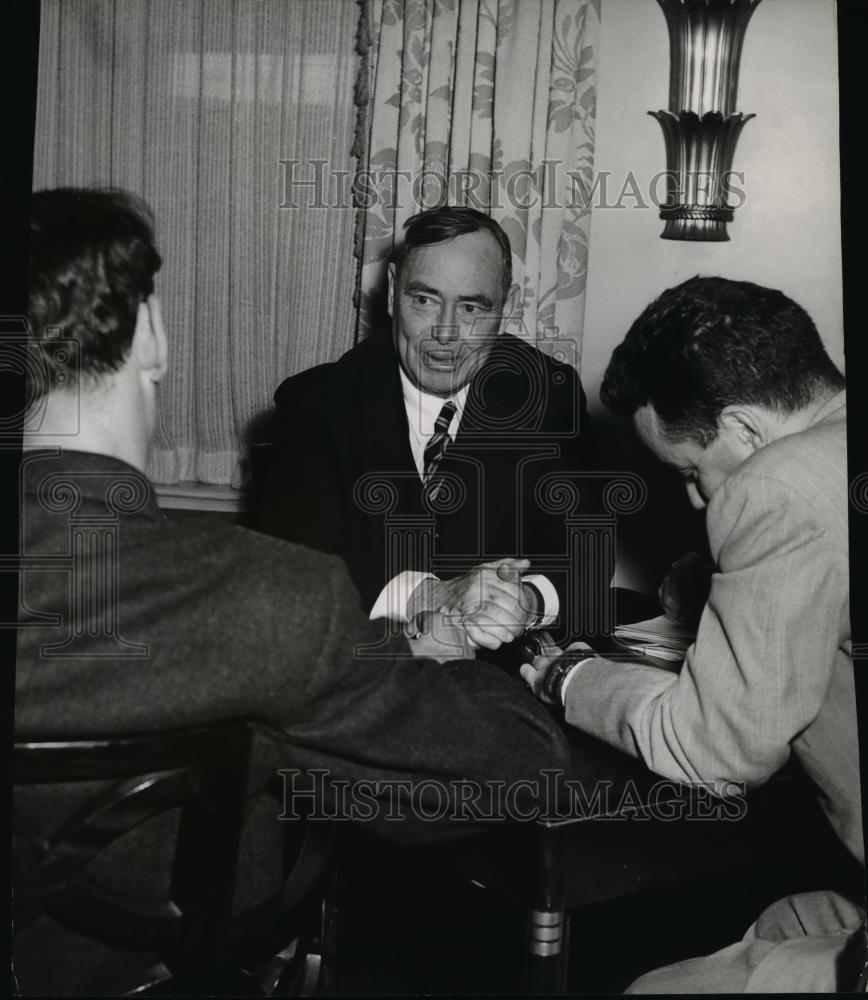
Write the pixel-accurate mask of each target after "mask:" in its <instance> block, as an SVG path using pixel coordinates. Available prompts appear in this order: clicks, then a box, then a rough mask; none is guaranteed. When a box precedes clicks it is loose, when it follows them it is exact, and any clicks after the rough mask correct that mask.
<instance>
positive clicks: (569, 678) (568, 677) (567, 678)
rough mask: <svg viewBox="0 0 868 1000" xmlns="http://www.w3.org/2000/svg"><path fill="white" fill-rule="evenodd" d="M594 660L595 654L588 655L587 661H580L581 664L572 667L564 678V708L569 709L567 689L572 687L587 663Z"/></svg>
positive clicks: (562, 690)
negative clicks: (573, 680)
mask: <svg viewBox="0 0 868 1000" xmlns="http://www.w3.org/2000/svg"><path fill="white" fill-rule="evenodd" d="M593 659H594V654H593V653H588V655H587V656H586V657H585V659H584V660H579V662H578V663H577V664H576V665H575V666H574V667H572V668H571V669H570V670H569V671H568V672H567V674H566V676H565V677H564V679H563V683H562V684H561V705H563V707H564V708H566V707H567V688H568V687H569V686H570V683H571V681H572V679H573V678H574V677H575V676H576V674H577V673H578V672H579V671H580V670H581V669H582V667H583V666H584V665H585V664H586V663H590V662H591V660H593Z"/></svg>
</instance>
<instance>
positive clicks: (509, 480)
mask: <svg viewBox="0 0 868 1000" xmlns="http://www.w3.org/2000/svg"><path fill="white" fill-rule="evenodd" d="M519 299H520V289H519V287H518V286H517V285H515V284H513V282H512V262H511V251H510V245H509V240H508V238H507V236H506V234H505V233H504V232H503V230H502V229H501V227H500V226H499V225H498V224H497V223H496V222H495V221H494V220H492V219H491V218H489V217H488V216H486V215H484V214H482V213H480V212H477V211H474V210H473V209H467V208H448V207H445V208H438V209H432V210H429V211H426V212H422V213H420V214H419V215H416V216H414V217H413V218H412V219H410V220H409V222H408V224H407V226H406V236H405V239H404V242H403V245H402V247H401V249H400V251H399V252H398V255H397V259H396V261H395V262H394V263H393V264H391V265H390V268H389V311H390V313H391V316H392V329H391V333H390V335H389V336H377V337H374V338H371V339H370V340H368V341H366V342H363V343H361V344H359V345H358V346H357V347H355V348H353V349H352V350H350V351H349V352H348V353H347V354H345V355H344V356H343V357H342V358H341V359H340V360H339V361H337V362H335V363H333V364H326V365H320V366H318V367H316V368H313V369H311V370H309V371H306V372H302V373H301V374H299V375H295V376H293V377H292V378H289V379H287V380H286V381H285V382H284V383H283V384H282V385H281V386H280V388H279V389H278V390H277V393H276V394H275V401H276V404H277V423H278V433H277V440H276V442H275V448H274V459H273V463H272V469H271V473H270V481H269V484H268V489H267V497H266V500H265V505H264V517H263V527H264V528H265V530H267V531H269V532H271V533H273V534H276V535H279V536H282V537H285V538H289V539H292V540H295V541H300V542H304V543H305V544H309V545H313V546H315V547H317V548H320V549H323V550H325V551H328V552H336V553H339V554H340V555H341V556H343V557H344V559H345V560H346V562H347V564H348V566H349V568H350V572H351V574H352V576H353V579H354V580H355V582H356V584H357V585H358V587H359V590H360V592H361V594H362V598H363V601H364V603H365V605H366V607H367V608H368V609H370V611H371V617H372V618H380V617H383V618H391V619H393V620H398V621H405V622H406V621H410V622H412V621H413V620H414V619H415V618H416V616H417V615H418V614H419V613H420V612H423V611H432V610H437V609H440V608H441V607H447V608H449V609H450V610H454V611H455V612H457V614H458V617H459V620H460V621H461V623H462V625H463V626H464V628H465V629H466V633H467V635H468V637H469V638H470V640H471V641H472V642H473V643H474V644H475V645H477V646H484V647H487V648H488V649H492V650H493V649H496V648H498V647H499V646H500V645H501V644H503V643H508V642H510V641H511V640H512V639H514V638H515V637H516V636H518V635H520V634H521V633H523V632H524V631H525V630H527V629H529V628H534V627H538V626H540V625H543V624H545V625H551V624H552V623H554V622H555V621H556V620H557V621H558V622H559V625H560V632H561V633H562V634H563V633H568V632H570V631H573V632H575V631H577V630H581V628H582V623H581V622H579V621H577V615H576V605H577V603H578V602H577V599H576V591H575V589H574V588H575V586H576V583H577V581H579V585H580V586H581V587H585V588H587V587H588V586H590V587H592V588H594V589H595V591H599V595H600V597H601V598H603V597H604V596H605V594H606V593H607V592H608V585H609V580H608V579H597V578H596V576H594V575H593V572H594V571H593V570H591V571H590V572H591V575H590V576H587V577H583V576H581V569H582V567H580V566H576V565H573V564H572V563H571V559H570V545H569V542H568V536H567V529H566V519H565V512H564V510H563V508H559V507H558V506H557V505H556V504H555V503H553V502H552V497H551V495H550V493H548V492H547V489H546V486H547V484H548V485H549V486H551V485H552V484H553V481H554V480H553V477H556V476H557V475H558V474H559V473H562V472H564V471H569V472H571V473H573V474H575V472H576V471H578V470H587V469H589V468H591V467H593V465H594V462H593V459H592V457H591V453H590V452H591V449H590V445H589V437H588V423H587V412H586V406H585V398H584V394H583V392H582V389H581V386H580V384H579V380H578V377H577V376H576V372H575V370H574V369H573V368H572V367H571V366H570V365H568V364H564V363H561V362H558V361H556V360H552V359H551V358H549V357H548V356H546V355H545V354H543V353H542V352H540V351H538V350H537V349H536V348H535V347H533V346H531V345H529V344H528V343H526V342H524V341H522V340H520V339H519V338H517V337H514V336H512V335H510V334H508V333H505V332H504V330H505V327H506V325H507V323H508V321H509V319H510V318H511V316H512V315H513V313H514V311H515V309H516V306H517V305H518V302H519ZM591 496H592V491H591V490H587V491H584V496H583V501H582V503H583V506H582V508H581V510H582V512H583V513H584V512H593V510H594V505H593V503H592V501H591Z"/></svg>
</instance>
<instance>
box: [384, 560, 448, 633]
mask: <svg viewBox="0 0 868 1000" xmlns="http://www.w3.org/2000/svg"><path fill="white" fill-rule="evenodd" d="M436 579H437V577H436V576H434V574H433V573H423V572H421V571H420V570H416V569H405V570H404V572H403V573H399V574H398V575H397V576H393V577H392V579H391V580H389V582H388V583H387V584H386V586H385V587H383V589H382V590H381V591H380V594H379V596H378V597H377V599H376V601H374V606H373V607H372V608H371V613H370V615H369V616H368V617H369V618H370V620H371V621H376V620H377V619H378V618H388V619H389V620H390V621H393V622H406V621H407V604H408V602H409V600H410V598H411V597H412V596H413V591H414V590H415V589H416V588H417V587H418V586H419V584H420V583H422V581H423V580H436Z"/></svg>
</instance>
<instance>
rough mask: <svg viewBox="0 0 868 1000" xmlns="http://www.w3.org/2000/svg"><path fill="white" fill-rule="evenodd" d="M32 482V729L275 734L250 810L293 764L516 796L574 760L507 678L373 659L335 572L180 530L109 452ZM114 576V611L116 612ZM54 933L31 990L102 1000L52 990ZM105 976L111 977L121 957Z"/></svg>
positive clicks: (408, 831) (381, 823)
mask: <svg viewBox="0 0 868 1000" xmlns="http://www.w3.org/2000/svg"><path fill="white" fill-rule="evenodd" d="M22 486H23V498H24V500H23V505H22V510H21V524H22V532H23V535H22V553H21V556H22V564H21V569H22V573H21V605H22V606H21V611H20V626H21V627H20V631H19V642H18V662H17V671H16V704H15V721H16V731H17V733H19V734H21V735H25V734H26V735H34V734H39V735H42V736H51V735H56V736H57V737H63V736H67V737H71V736H76V735H78V736H86V735H99V734H106V735H109V734H121V733H126V732H134V731H140V732H141V731H150V730H155V729H164V728H172V727H181V726H186V725H192V724H195V723H199V722H206V721H212V720H216V719H220V718H227V717H236V716H252V717H254V718H260V719H262V720H263V721H265V722H268V723H270V724H272V725H273V726H276V727H278V728H279V729H280V730H281V731H282V733H283V734H285V740H284V741H283V742H282V743H279V744H277V745H274V744H269V745H267V746H266V745H260V746H259V747H258V748H256V749H257V753H258V757H257V759H256V761H255V767H254V773H253V774H251V780H250V792H251V794H254V793H256V792H258V791H259V790H260V789H261V788H263V787H264V786H265V784H266V782H267V781H268V780H269V778H272V779H273V778H274V777H275V773H276V769H277V768H279V767H286V768H314V767H315V768H324V769H327V770H328V771H329V772H330V774H331V775H332V776H333V777H334V778H337V779H349V780H354V779H358V780H367V781H374V782H377V781H388V780H399V781H407V780H410V781H413V780H418V779H419V778H420V777H426V778H432V777H434V778H440V779H444V780H448V779H457V778H470V779H474V780H478V781H485V780H487V779H503V780H505V781H507V782H510V781H513V780H517V779H520V778H526V777H529V776H533V775H537V776H538V774H539V770H540V769H541V768H544V767H558V766H559V765H562V764H563V763H564V761H565V759H566V744H565V741H564V737H563V735H562V734H561V733H560V731H559V729H558V728H557V726H556V725H555V724H554V722H553V720H552V718H551V716H550V715H549V713H548V712H547V711H546V710H545V708H543V707H542V706H541V705H539V704H538V703H537V702H536V701H535V699H534V698H533V697H532V696H531V695H530V693H529V692H528V691H527V690H526V689H524V687H523V685H521V684H519V683H516V682H515V681H514V680H513V679H512V678H510V677H507V676H505V675H504V674H503V673H502V672H501V671H499V670H497V668H495V667H493V666H491V665H490V664H484V663H470V664H468V663H463V662H460V661H459V662H455V663H450V664H446V665H442V666H441V665H439V664H437V663H434V662H432V661H425V660H415V659H413V658H412V657H411V656H410V655H409V652H408V650H407V647H406V644H405V642H404V641H403V640H402V639H397V640H395V642H394V643H393V644H392V646H391V647H390V648H389V649H387V650H386V649H384V650H381V651H380V652H379V655H377V656H375V657H369V658H357V657H356V656H355V651H356V646H357V644H364V643H365V642H366V641H368V642H370V641H371V640H375V639H378V638H379V636H380V630H379V629H378V628H377V627H376V626H375V625H374V624H373V623H370V622H368V621H367V618H366V616H365V615H364V614H363V612H362V610H361V608H360V606H359V600H358V595H357V593H356V591H355V589H354V588H353V585H352V583H351V581H350V579H349V576H348V574H347V571H346V568H345V567H344V565H343V563H342V562H341V560H340V559H338V558H337V557H335V556H329V555H324V554H322V553H319V552H315V551H312V550H311V549H307V548H304V547H302V546H299V545H290V544H287V543H284V542H277V541H275V540H273V539H269V538H266V537H264V536H263V535H261V534H257V533H254V532H251V531H246V530H244V529H242V528H237V527H234V526H230V525H223V524H214V523H210V522H205V523H194V524H188V523H184V524H179V523H178V522H171V521H168V520H166V518H165V517H164V516H163V515H162V514H161V512H160V510H159V508H158V506H157V503H156V498H155V495H154V492H153V489H152V487H151V484H150V483H149V482H148V480H147V479H146V478H145V477H144V476H143V475H141V473H139V472H137V471H136V470H135V469H133V468H131V467H130V466H128V465H126V464H124V463H123V462H118V461H116V460H114V459H111V458H106V457H103V456H99V455H91V454H86V453H83V452H72V451H67V452H65V453H64V454H62V455H60V456H57V455H54V454H51V453H49V452H34V453H30V454H28V455H25V459H24V466H23V483H22ZM82 546H83V548H82ZM94 546H95V547H94ZM101 548H102V549H103V550H104V554H105V555H106V557H105V558H103V555H101ZM76 551H77V552H78V555H75V552H76ZM107 572H108V576H107V575H106V573H107ZM115 573H116V574H117V575H116V577H114V583H115V585H116V596H115V599H114V600H106V597H107V595H109V594H110V593H111V591H110V590H105V589H104V584H105V583H106V582H109V583H110V582H111V580H112V574H115ZM94 588H96V590H94ZM75 594H84V595H85V600H83V601H82V602H81V603H79V602H78V601H77V600H76V599H75V598H74V597H73V595H75ZM87 595H90V596H91V597H92V598H95V599H94V600H90V601H89V600H87V599H86V598H87ZM76 608H80V609H82V613H81V614H79V613H77V612H76ZM52 616H54V617H52ZM59 654H60V655H59ZM443 787H444V789H446V791H447V792H448V793H453V792H454V789H452V788H451V786H449V785H444V786H443ZM37 791H39V790H37ZM435 798H437V801H438V802H439V801H440V800H439V798H438V797H437V796H435ZM388 802H389V795H388V793H387V794H386V797H385V800H384V803H388ZM74 805H75V801H74V799H70V797H69V795H66V794H61V793H60V792H59V791H58V790H56V789H52V790H46V791H45V793H44V794H41V795H36V796H35V797H34V796H29V797H27V798H16V817H17V818H20V819H25V818H26V819H28V820H32V821H33V822H34V823H36V824H37V825H39V824H40V823H42V825H46V826H48V827H50V826H52V825H53V824H56V823H57V822H59V820H60V819H61V818H62V815H63V811H64V808H69V809H71V808H72V807H73V806H74ZM385 812H386V810H385V809H383V810H381V811H380V812H379V813H377V814H376V815H375V817H374V818H373V819H372V821H371V823H370V827H371V828H372V829H373V830H376V831H377V832H379V833H380V834H381V835H383V836H387V837H389V838H392V839H396V840H403V839H407V840H411V841H419V840H421V839H429V840H436V839H443V838H444V837H445V836H454V835H456V832H457V834H458V835H460V834H461V832H462V831H463V832H467V831H468V830H469V829H470V828H469V827H468V825H467V824H466V823H464V824H459V825H458V826H456V827H451V828H450V827H449V826H448V824H444V823H431V822H426V821H423V820H419V821H418V822H413V819H412V816H409V815H408V817H407V821H405V822H400V823H396V822H391V823H390V822H388V821H386V819H385ZM25 813H26V814H27V815H26V817H25V815H24V814H25ZM264 816H265V820H264V821H263V819H262V816H260V818H259V821H258V824H257V829H258V832H259V834H260V836H264V835H265V833H267V832H268V831H267V830H265V829H264V827H267V826H269V825H270V829H271V832H272V833H275V835H276V834H277V832H278V829H279V828H281V827H283V826H285V825H286V824H280V823H278V822H277V810H276V809H275V807H274V805H273V804H272V805H271V807H270V811H266V812H265V813H264ZM269 817H270V824H269V822H268V820H269ZM165 832H166V831H165V828H162V833H163V834H165ZM155 836H156V834H155ZM153 853H155V852H153V851H151V850H150V847H149V846H148V845H145V846H144V847H143V846H142V845H141V844H138V845H137V847H136V850H135V853H134V854H133V859H132V860H130V859H129V856H128V857H127V860H126V862H125V863H124V864H122V865H121V866H120V867H121V868H122V869H123V877H124V879H125V880H126V881H130V879H132V881H133V882H135V883H137V885H138V886H139V887H141V885H142V883H144V884H145V885H146V886H147V885H148V884H150V882H151V881H153V880H154V879H155V878H156V877H157V876H155V874H154V873H153V871H151V870H150V869H149V867H148V858H149V857H150V856H151V854H153ZM249 853H250V850H249V849H248V854H249ZM156 854H159V852H158V851H157V852H156ZM115 867H117V866H115ZM113 874H116V872H115V873H113ZM136 876H137V877H136ZM31 931H32V933H31ZM40 934H41V931H40V929H39V928H38V927H37V926H36V925H32V927H31V928H28V929H27V930H26V931H25V932H24V935H22V937H27V936H28V935H29V938H30V941H29V945H28V942H27V941H25V940H20V941H19V944H20V947H17V949H16V950H17V955H18V959H19V966H18V967H19V971H21V970H22V969H24V968H28V969H31V970H35V972H36V975H37V979H36V980H35V981H32V980H31V981H30V984H29V988H30V989H33V990H35V991H36V992H39V991H40V990H45V991H47V992H48V993H51V992H54V991H55V990H60V991H62V992H70V990H72V991H74V990H75V989H76V988H78V989H79V991H80V992H87V989H88V987H87V984H84V985H83V984H82V982H81V981H80V980H79V981H77V982H75V983H72V984H70V983H69V982H68V981H64V980H57V979H55V980H51V981H46V979H45V976H46V975H47V974H49V973H51V974H52V975H54V974H55V973H56V974H57V975H58V976H60V975H61V973H62V972H63V959H62V957H61V955H60V950H61V949H60V945H58V944H57V943H56V939H55V938H52V939H51V944H45V941H44V939H43V938H41V937H40ZM28 947H29V952H28ZM81 947H82V945H81V941H80V939H78V938H75V939H74V940H73V941H72V942H71V943H70V944H69V947H68V953H69V954H71V955H77V956H80V955H81V954H82V952H81ZM25 953H27V954H29V956H30V961H29V962H27V961H25V959H24V956H25ZM49 953H51V954H52V956H53V958H54V959H55V961H52V962H50V963H47V962H46V961H45V956H46V955H48V954H49ZM88 962H89V964H90V965H91V966H92V967H93V968H97V967H99V968H102V969H103V970H105V968H106V967H107V965H106V963H107V962H108V959H107V958H106V956H105V955H104V954H103V953H99V954H98V955H96V956H95V957H93V960H92V961H90V960H88ZM109 964H110V963H109ZM23 988H24V989H25V991H27V990H28V985H25V984H23Z"/></svg>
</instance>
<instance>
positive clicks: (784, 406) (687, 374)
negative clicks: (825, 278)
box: [600, 276, 844, 447]
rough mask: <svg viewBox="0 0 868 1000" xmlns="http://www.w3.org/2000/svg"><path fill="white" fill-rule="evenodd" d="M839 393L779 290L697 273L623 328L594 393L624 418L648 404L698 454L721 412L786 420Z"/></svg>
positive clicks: (814, 337) (802, 319)
mask: <svg viewBox="0 0 868 1000" xmlns="http://www.w3.org/2000/svg"><path fill="white" fill-rule="evenodd" d="M843 386H844V378H843V376H842V375H841V374H840V372H839V371H838V369H837V368H836V367H835V366H834V365H833V364H832V361H831V359H830V358H829V356H828V354H827V353H826V351H825V348H824V347H823V343H822V341H821V340H820V336H819V334H818V333H817V328H816V327H815V326H814V323H813V321H812V320H811V317H810V316H809V315H808V314H807V313H806V312H805V310H804V309H802V307H801V306H799V305H797V304H796V303H795V302H793V300H792V299H789V298H787V296H786V295H784V294H783V292H779V291H777V290H776V289H773V288H763V287H762V286H760V285H754V284H752V283H751V282H749V281H729V280H728V279H726V278H701V277H698V276H697V277H695V278H690V279H689V280H688V281H685V282H683V283H682V284H680V285H678V286H676V287H675V288H670V289H668V290H667V291H665V292H664V293H663V294H662V295H661V296H660V297H659V298H658V299H656V300H655V301H654V302H652V303H651V305H649V306H648V307H647V308H646V309H645V311H644V312H643V313H642V315H641V316H640V317H639V318H638V319H637V320H636V322H635V323H634V324H633V325H632V326H631V327H630V330H629V332H628V333H627V336H626V337H625V338H624V340H623V341H622V342H621V344H619V345H618V347H616V348H615V351H614V353H613V354H612V360H611V361H610V362H609V367H608V368H607V369H606V374H605V376H604V378H603V385H602V388H601V390H600V396H601V398H602V400H603V402H604V403H605V404H606V406H607V407H608V408H609V409H610V410H611V411H612V412H613V413H617V414H624V415H632V414H633V413H635V412H636V410H638V409H639V408H640V407H642V406H645V405H646V404H648V403H650V404H651V405H652V406H653V407H654V410H655V411H656V413H657V416H658V417H659V418H660V420H661V421H662V423H663V425H664V426H665V428H666V432H667V434H668V435H669V436H670V438H672V439H673V440H684V439H686V438H692V439H693V440H696V441H698V442H699V444H701V445H702V446H703V447H706V446H707V445H708V444H709V442H711V441H713V440H714V438H715V437H716V436H717V425H718V418H719V416H720V413H721V411H722V410H723V409H724V408H725V407H726V406H729V405H731V404H734V403H752V404H754V405H758V406H764V407H768V408H770V409H775V410H778V411H780V412H782V413H792V412H793V411H795V410H798V409H801V408H802V407H805V406H807V405H808V404H809V403H810V402H811V400H812V399H814V398H815V397H816V396H817V395H820V394H827V393H828V392H830V391H838V390H840V389H841V388H843Z"/></svg>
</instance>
